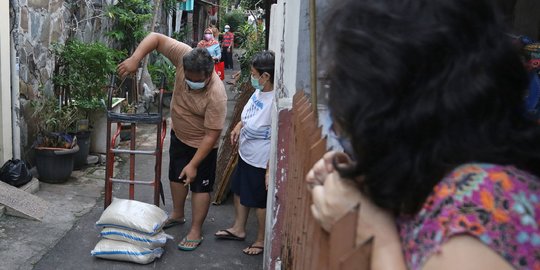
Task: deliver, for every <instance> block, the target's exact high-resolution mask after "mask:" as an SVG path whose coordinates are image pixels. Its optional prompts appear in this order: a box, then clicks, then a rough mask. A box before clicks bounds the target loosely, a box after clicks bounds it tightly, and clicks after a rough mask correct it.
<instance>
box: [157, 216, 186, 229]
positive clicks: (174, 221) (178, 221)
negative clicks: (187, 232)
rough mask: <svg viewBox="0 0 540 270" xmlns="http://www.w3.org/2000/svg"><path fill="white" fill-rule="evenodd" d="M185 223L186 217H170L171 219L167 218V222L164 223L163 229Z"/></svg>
mask: <svg viewBox="0 0 540 270" xmlns="http://www.w3.org/2000/svg"><path fill="white" fill-rule="evenodd" d="M184 223H186V218H182V219H172V218H169V219H167V221H165V223H164V225H163V229H168V228H170V227H174V226H178V225H182V224H184Z"/></svg>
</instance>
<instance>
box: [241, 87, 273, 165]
mask: <svg viewBox="0 0 540 270" xmlns="http://www.w3.org/2000/svg"><path fill="white" fill-rule="evenodd" d="M273 106H274V91H269V92H262V91H261V90H258V89H257V90H255V92H254V93H253V95H251V98H250V99H249V101H248V102H247V103H246V106H244V109H243V110H242V116H241V120H242V124H243V126H242V130H240V140H239V143H240V145H239V148H238V152H239V154H240V157H242V159H243V160H244V161H245V162H246V163H248V164H249V165H251V166H253V167H257V168H263V169H266V166H267V164H268V158H269V157H270V132H271V125H272V107H273Z"/></svg>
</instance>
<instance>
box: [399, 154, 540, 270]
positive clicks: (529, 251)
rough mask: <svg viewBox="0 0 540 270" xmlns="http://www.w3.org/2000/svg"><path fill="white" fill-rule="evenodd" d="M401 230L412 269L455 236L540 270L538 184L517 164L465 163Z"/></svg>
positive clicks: (518, 266) (402, 221)
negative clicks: (468, 238) (467, 238)
mask: <svg viewBox="0 0 540 270" xmlns="http://www.w3.org/2000/svg"><path fill="white" fill-rule="evenodd" d="M539 166H540V164H539ZM398 227H399V230H400V235H401V241H402V246H403V249H404V250H403V252H404V255H405V259H406V261H407V264H408V267H409V269H421V268H422V266H423V265H424V263H425V262H426V261H427V259H428V258H429V257H430V256H431V255H433V254H434V253H436V252H439V251H440V248H441V245H443V244H444V243H445V242H446V241H448V240H449V239H450V238H451V237H452V236H455V235H459V234H467V235H470V236H473V237H475V238H477V239H478V240H480V241H481V242H483V243H484V244H486V245H487V246H489V247H490V248H491V249H492V250H494V251H495V252H497V253H498V254H499V255H500V256H501V257H503V258H504V259H505V260H506V261H507V262H508V263H509V264H511V265H512V266H513V267H514V268H516V269H533V270H540V180H539V179H538V178H537V177H535V176H533V175H531V174H529V173H527V172H525V171H522V170H519V169H517V168H515V167H513V166H500V165H493V164H465V165H462V166H460V167H458V168H456V169H455V170H454V171H453V172H452V173H450V175H448V176H447V177H445V178H444V179H443V180H442V181H441V182H440V183H439V184H438V185H437V186H435V188H434V190H433V192H432V194H431V195H430V196H429V197H428V199H427V200H426V203H425V204H424V206H423V207H422V209H421V210H420V212H419V213H418V214H417V215H415V216H414V217H401V218H399V219H398Z"/></svg>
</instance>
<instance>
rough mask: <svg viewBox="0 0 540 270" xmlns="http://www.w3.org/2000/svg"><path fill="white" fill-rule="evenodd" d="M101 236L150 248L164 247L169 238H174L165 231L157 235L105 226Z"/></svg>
mask: <svg viewBox="0 0 540 270" xmlns="http://www.w3.org/2000/svg"><path fill="white" fill-rule="evenodd" d="M100 236H101V237H103V238H107V239H111V240H118V241H124V242H128V243H132V244H135V245H137V246H140V247H144V248H149V249H154V248H158V247H163V246H165V243H167V239H173V237H172V236H170V235H168V234H166V233H164V232H163V231H161V232H159V233H157V234H156V235H147V234H143V233H139V232H135V231H129V230H125V229H120V228H104V229H103V230H101V233H100Z"/></svg>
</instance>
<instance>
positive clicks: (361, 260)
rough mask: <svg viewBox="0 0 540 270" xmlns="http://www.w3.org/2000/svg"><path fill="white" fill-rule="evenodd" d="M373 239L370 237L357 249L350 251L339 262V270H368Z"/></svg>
mask: <svg viewBox="0 0 540 270" xmlns="http://www.w3.org/2000/svg"><path fill="white" fill-rule="evenodd" d="M372 252H373V237H370V238H369V239H368V240H366V241H365V242H364V243H362V244H361V245H360V246H359V247H358V248H355V249H354V250H350V251H349V252H348V253H346V254H344V255H343V256H342V258H341V259H340V260H339V268H338V269H339V270H370V269H371V254H372Z"/></svg>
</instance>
